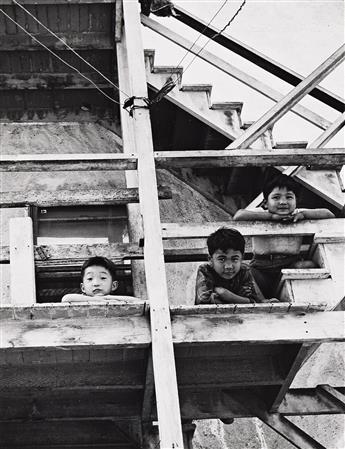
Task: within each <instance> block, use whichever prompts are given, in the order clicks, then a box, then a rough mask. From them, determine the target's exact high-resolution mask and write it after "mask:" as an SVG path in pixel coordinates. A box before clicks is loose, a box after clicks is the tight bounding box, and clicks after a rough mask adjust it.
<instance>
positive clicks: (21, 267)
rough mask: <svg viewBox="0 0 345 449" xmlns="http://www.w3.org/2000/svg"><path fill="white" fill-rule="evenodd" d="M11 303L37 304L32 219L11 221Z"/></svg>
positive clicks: (20, 218) (14, 219)
mask: <svg viewBox="0 0 345 449" xmlns="http://www.w3.org/2000/svg"><path fill="white" fill-rule="evenodd" d="M10 260H11V263H10V279H11V303H12V304H18V305H27V304H33V303H35V302H36V284H35V262H34V245H33V227H32V220H31V218H30V217H18V218H11V219H10Z"/></svg>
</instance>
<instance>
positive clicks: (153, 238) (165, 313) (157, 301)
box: [123, 2, 183, 448]
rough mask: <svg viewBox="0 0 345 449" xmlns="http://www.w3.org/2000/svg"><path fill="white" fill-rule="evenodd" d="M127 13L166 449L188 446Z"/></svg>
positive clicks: (126, 7)
mask: <svg viewBox="0 0 345 449" xmlns="http://www.w3.org/2000/svg"><path fill="white" fill-rule="evenodd" d="M123 17H124V33H125V35H126V45H127V62H128V70H129V78H130V85H131V91H130V94H131V95H133V96H134V97H136V99H135V100H134V105H135V106H136V107H137V108H136V109H134V110H133V123H134V136H135V146H136V150H137V153H138V178H139V192H140V206H141V213H142V216H143V227H144V232H145V246H144V255H145V274H146V284H147V293H148V299H149V301H150V324H151V336H152V361H153V370H154V381H155V392H156V403H157V414H158V426H159V439H160V445H161V447H162V448H172V447H183V435H182V426H181V417H180V407H179V400H178V390H177V380H176V368H175V360H174V351H173V343H172V334H171V323H170V314H169V300H168V291H167V281H166V272H165V265H164V258H163V243H162V235H161V225H160V213H159V204H158V201H157V196H156V195H155V194H154V192H156V191H157V187H156V174H155V163H154V157H153V141H152V134H151V123H150V113H149V110H148V109H147V108H146V106H145V105H144V102H143V100H141V98H145V97H147V95H148V94H147V84H146V76H145V62H144V55H143V47H142V38H141V24H140V16H139V5H138V3H135V2H123ZM143 106H144V107H143Z"/></svg>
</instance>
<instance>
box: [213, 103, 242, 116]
mask: <svg viewBox="0 0 345 449" xmlns="http://www.w3.org/2000/svg"><path fill="white" fill-rule="evenodd" d="M242 108H243V103H242V102H241V101H222V102H217V103H212V107H211V109H213V110H218V111H219V110H224V111H229V110H231V109H235V110H236V111H238V113H239V114H240V113H241V112H242Z"/></svg>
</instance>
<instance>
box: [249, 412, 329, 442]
mask: <svg viewBox="0 0 345 449" xmlns="http://www.w3.org/2000/svg"><path fill="white" fill-rule="evenodd" d="M257 415H258V418H260V419H261V421H263V422H264V423H265V424H267V425H268V426H269V427H270V428H271V429H273V430H275V431H276V432H277V433H278V434H279V435H281V436H282V437H283V438H285V439H286V440H287V441H289V442H290V443H291V444H292V445H293V446H295V447H296V448H298V449H326V448H325V447H324V446H323V445H322V444H320V443H319V442H318V441H316V440H314V438H312V437H311V436H310V435H309V434H307V433H306V432H304V431H303V430H302V429H300V428H299V427H297V426H296V425H295V424H293V423H292V422H291V421H289V420H288V419H286V418H285V417H284V416H282V415H280V414H279V413H275V414H270V413H265V412H260V413H258V414H257Z"/></svg>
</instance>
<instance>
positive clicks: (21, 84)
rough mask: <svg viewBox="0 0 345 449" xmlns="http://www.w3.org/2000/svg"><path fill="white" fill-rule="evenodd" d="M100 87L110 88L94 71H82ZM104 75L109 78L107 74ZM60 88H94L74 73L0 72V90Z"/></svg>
mask: <svg viewBox="0 0 345 449" xmlns="http://www.w3.org/2000/svg"><path fill="white" fill-rule="evenodd" d="M83 74H84V75H85V76H86V77H88V78H89V79H91V80H92V81H93V82H94V83H95V84H97V86H98V87H99V88H100V89H112V86H111V85H110V84H109V83H107V82H106V81H105V80H104V78H102V77H101V76H100V75H98V74H96V75H95V74H94V72H91V73H89V72H86V73H83ZM105 75H106V76H107V77H108V78H109V76H111V75H109V74H106V73H105ZM11 89H13V90H24V89H30V90H38V89H41V90H45V89H46V90H60V89H68V90H70V89H95V86H94V85H93V84H91V83H90V81H88V80H86V79H85V78H83V77H82V76H81V75H78V74H75V73H23V72H21V73H16V74H7V73H0V91H2V90H11Z"/></svg>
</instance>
